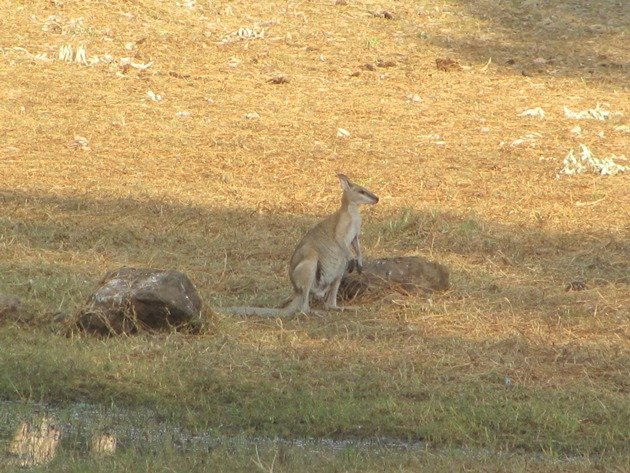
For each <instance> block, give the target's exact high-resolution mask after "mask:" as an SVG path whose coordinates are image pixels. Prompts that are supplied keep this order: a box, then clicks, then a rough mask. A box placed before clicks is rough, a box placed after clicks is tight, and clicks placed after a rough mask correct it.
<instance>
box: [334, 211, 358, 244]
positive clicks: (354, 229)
mask: <svg viewBox="0 0 630 473" xmlns="http://www.w3.org/2000/svg"><path fill="white" fill-rule="evenodd" d="M360 232H361V214H359V210H358V209H356V208H349V209H348V210H347V211H346V212H343V213H341V214H340V215H339V220H338V222H337V231H336V233H337V239H338V240H340V241H343V242H344V243H345V244H346V245H350V243H351V242H352V240H354V239H355V238H356V236H357V235H358V234H359V233H360Z"/></svg>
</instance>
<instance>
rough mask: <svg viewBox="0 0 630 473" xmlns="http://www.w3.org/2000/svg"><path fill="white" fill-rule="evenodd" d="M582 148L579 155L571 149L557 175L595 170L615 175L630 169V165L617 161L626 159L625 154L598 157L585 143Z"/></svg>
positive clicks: (570, 174) (599, 172)
mask: <svg viewBox="0 0 630 473" xmlns="http://www.w3.org/2000/svg"><path fill="white" fill-rule="evenodd" d="M580 148H581V153H580V155H579V156H578V157H576V156H575V154H574V152H573V150H572V149H571V150H569V154H567V156H566V157H565V158H564V161H563V162H562V164H563V166H562V169H561V170H560V173H559V174H558V175H557V176H556V177H560V174H566V175H567V176H573V175H575V174H581V173H584V172H593V173H595V174H599V175H600V176H614V175H615V174H619V173H622V172H626V171H630V166H622V165H621V164H617V163H616V162H615V160H619V161H625V160H626V157H625V156H615V155H614V154H612V155H610V156H608V157H606V158H597V157H595V156H594V155H593V153H591V150H590V149H588V148H587V147H586V146H585V145H583V144H581V145H580Z"/></svg>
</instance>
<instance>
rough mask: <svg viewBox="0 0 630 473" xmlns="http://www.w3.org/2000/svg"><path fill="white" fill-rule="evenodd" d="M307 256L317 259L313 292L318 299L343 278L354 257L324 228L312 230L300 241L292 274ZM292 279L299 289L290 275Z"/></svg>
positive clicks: (291, 275) (291, 263)
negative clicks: (336, 281) (335, 281)
mask: <svg viewBox="0 0 630 473" xmlns="http://www.w3.org/2000/svg"><path fill="white" fill-rule="evenodd" d="M344 243H345V242H344ZM307 255H312V257H316V258H317V267H316V271H315V280H314V281H313V286H312V288H311V290H312V292H313V294H314V295H316V296H318V297H323V296H324V294H325V293H326V292H327V291H328V289H329V287H330V285H331V284H332V283H333V281H334V280H335V279H337V278H338V277H341V276H343V273H344V272H345V270H346V267H347V264H348V261H349V260H350V259H351V257H352V255H351V254H350V253H349V250H348V247H347V245H343V246H342V245H341V244H339V243H338V242H337V241H336V240H335V239H334V238H332V237H331V236H330V234H329V233H328V232H327V231H326V229H325V228H323V226H322V227H320V226H318V227H315V228H313V229H311V231H310V232H308V233H307V234H306V235H305V236H304V238H303V239H302V241H300V243H299V244H298V246H297V248H296V250H295V252H294V253H293V255H292V257H291V262H290V268H291V270H290V272H291V271H292V268H295V267H296V265H297V264H299V263H300V261H302V260H303V259H304V258H305V257H307ZM290 277H291V282H292V283H293V286H294V287H295V288H296V289H298V287H296V286H299V284H296V283H297V281H294V279H293V274H290Z"/></svg>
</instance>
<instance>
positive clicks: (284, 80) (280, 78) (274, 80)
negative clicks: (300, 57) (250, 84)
mask: <svg viewBox="0 0 630 473" xmlns="http://www.w3.org/2000/svg"><path fill="white" fill-rule="evenodd" d="M267 82H269V83H270V84H288V83H289V78H288V77H287V76H285V75H284V74H278V75H275V76H273V77H271V78H269V79H268V80H267Z"/></svg>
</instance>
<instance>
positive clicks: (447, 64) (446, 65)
mask: <svg viewBox="0 0 630 473" xmlns="http://www.w3.org/2000/svg"><path fill="white" fill-rule="evenodd" d="M435 66H436V67H437V68H438V70H440V71H444V72H449V71H462V70H463V69H464V68H463V67H462V65H461V64H460V63H459V61H456V60H455V59H451V58H450V57H439V58H437V59H436V60H435Z"/></svg>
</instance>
